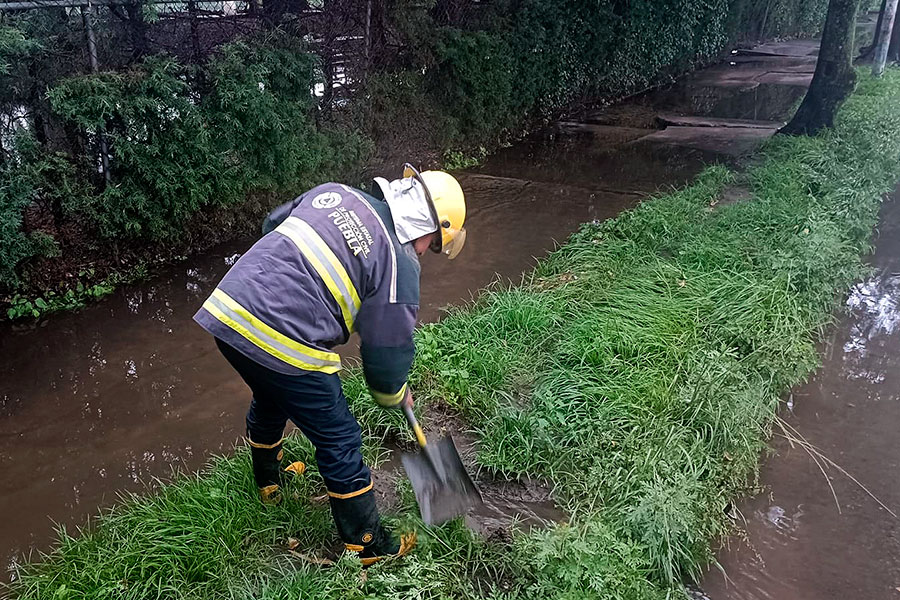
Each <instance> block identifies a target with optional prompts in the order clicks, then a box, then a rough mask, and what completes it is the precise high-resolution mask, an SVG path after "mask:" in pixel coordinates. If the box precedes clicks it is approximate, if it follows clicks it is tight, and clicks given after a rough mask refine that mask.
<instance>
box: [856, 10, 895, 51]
mask: <svg viewBox="0 0 900 600" xmlns="http://www.w3.org/2000/svg"><path fill="white" fill-rule="evenodd" d="M887 3H888V0H881V8H880V9H879V10H878V20H877V21H875V35H873V36H872V44H871V45H869V46H866V47H864V48H861V50H862V51H861V52H860V53H859V58H869V57H870V56H872V55H873V54H874V53H875V48H876V47H877V46H878V40H879V36H880V35H881V24H882V22H883V21H884V9H885V8H886V7H887Z"/></svg>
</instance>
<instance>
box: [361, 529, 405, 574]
mask: <svg viewBox="0 0 900 600" xmlns="http://www.w3.org/2000/svg"><path fill="white" fill-rule="evenodd" d="M350 545H352V544H348V545H347V546H348V548H349V546H350ZM415 547H416V532H415V531H411V532H409V533H406V534H403V535H402V536H400V550H398V551H397V553H396V554H388V555H385V556H370V557H368V558H360V559H359V560H360V562H361V563H362V566H363V567H371V566H372V565H374V564H375V563H377V562H379V561H382V560H384V559H386V558H399V557H401V556H406V555H407V554H409V553H410V552H411V551H412V549H413V548H415ZM355 552H359V551H358V550H356V551H355Z"/></svg>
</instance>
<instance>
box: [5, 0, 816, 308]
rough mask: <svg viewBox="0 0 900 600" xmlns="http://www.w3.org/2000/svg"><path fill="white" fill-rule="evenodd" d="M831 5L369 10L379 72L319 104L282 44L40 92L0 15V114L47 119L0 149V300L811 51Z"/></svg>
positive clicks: (290, 40) (244, 47)
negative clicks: (716, 69) (45, 279)
mask: <svg viewBox="0 0 900 600" xmlns="http://www.w3.org/2000/svg"><path fill="white" fill-rule="evenodd" d="M826 4H827V2H826V0H599V1H598V0H594V1H590V2H588V1H584V0H582V1H576V2H563V1H555V0H498V1H496V2H493V3H490V4H485V3H479V6H480V8H479V12H478V14H477V18H476V19H470V20H469V22H467V23H466V24H465V25H462V24H452V25H448V24H446V23H445V22H444V21H446V19H443V18H439V17H440V14H438V12H437V11H436V10H435V5H434V4H433V3H432V4H428V3H424V4H423V3H421V2H418V3H416V2H412V1H411V0H397V2H393V3H392V2H387V3H379V4H378V6H381V7H382V8H383V9H384V10H383V12H384V14H385V15H387V16H386V17H384V18H386V19H388V20H389V21H390V23H391V25H390V34H391V40H392V41H393V44H392V45H391V47H392V48H393V55H392V58H391V60H390V61H384V62H382V64H379V65H375V66H372V68H370V69H369V70H368V71H367V72H366V73H364V74H363V75H360V76H359V77H358V78H357V79H358V81H357V82H356V86H355V87H354V93H353V95H352V96H351V97H350V98H348V99H344V100H343V101H341V102H335V101H334V99H332V98H328V96H329V94H326V95H325V97H326V98H328V100H329V102H330V103H331V104H330V105H329V106H328V107H323V105H322V100H321V99H320V98H317V97H316V96H315V95H314V94H312V93H311V90H313V89H314V88H315V86H316V85H317V84H319V85H320V86H322V85H323V69H322V63H321V61H320V57H319V56H317V55H316V53H315V52H313V51H312V50H311V48H310V47H309V46H308V45H306V44H307V43H308V42H307V41H304V36H301V35H299V34H297V33H296V32H288V31H286V30H285V28H282V27H278V26H274V27H269V28H267V29H265V30H262V31H255V32H252V33H250V34H249V35H247V36H245V37H244V38H243V39H238V40H237V41H231V42H229V43H226V44H224V45H221V46H219V47H218V49H217V50H216V51H215V52H214V53H212V55H211V56H210V57H209V58H208V60H203V61H197V62H196V63H194V64H188V61H184V60H183V59H178V58H176V57H174V56H172V55H166V54H156V55H151V56H147V57H144V58H141V59H140V60H138V61H136V62H134V63H132V64H131V65H130V66H129V67H127V68H125V69H121V70H115V71H109V72H101V73H99V74H96V75H75V76H62V77H59V78H56V79H53V78H49V80H48V78H47V77H44V78H43V79H42V78H41V74H42V73H45V72H46V70H45V69H44V67H42V66H41V65H51V64H53V52H52V50H53V48H48V45H51V44H55V43H60V42H59V39H57V38H51V37H47V36H44V37H41V36H40V35H35V34H34V32H35V31H36V30H39V28H36V27H35V24H34V22H31V21H29V19H36V18H37V17H29V16H28V15H25V16H19V17H18V18H16V19H12V20H11V19H9V18H7V19H6V21H5V23H4V22H3V21H0V108H2V109H4V111H6V112H8V111H10V110H13V109H14V108H15V107H16V106H18V105H19V104H20V103H23V102H31V103H32V104H35V105H36V104H43V105H44V108H43V111H44V114H45V117H44V118H43V120H42V122H36V121H35V120H32V121H31V122H30V123H29V125H27V126H24V127H22V126H19V127H13V128H12V129H10V128H9V127H7V128H6V129H5V130H4V131H5V133H4V135H3V136H2V139H0V295H2V294H4V293H5V294H7V295H10V294H12V293H14V292H16V291H17V290H21V289H28V288H29V287H34V285H33V283H34V282H33V281H32V279H31V277H30V275H29V273H31V272H33V271H34V266H35V265H39V264H41V262H40V260H41V258H42V257H47V256H52V255H61V258H62V259H63V262H65V260H66V259H67V258H68V257H69V256H70V255H73V256H74V255H76V254H78V255H79V256H80V255H83V254H84V252H83V248H82V251H81V252H80V253H76V252H74V251H73V248H74V247H76V246H84V245H86V244H87V245H90V246H91V247H93V248H95V249H96V250H95V251H96V252H100V253H103V252H107V251H108V249H109V248H110V247H119V246H121V245H129V244H131V245H140V246H141V247H144V248H148V249H151V250H153V251H155V252H158V251H159V249H161V248H164V247H167V246H169V245H171V244H172V243H173V242H177V241H178V240H181V239H183V237H184V236H185V235H186V234H187V232H188V228H189V224H190V223H191V222H192V219H196V218H197V215H204V214H210V213H211V212H221V211H229V210H233V209H232V208H230V207H234V206H235V205H238V204H240V203H243V202H244V201H245V200H246V199H247V198H249V197H253V196H257V197H258V196H260V195H266V197H270V198H272V200H271V202H272V203H274V202H276V201H279V200H283V199H284V198H287V197H290V196H291V195H293V194H296V193H299V192H301V191H303V190H304V189H305V188H306V187H308V186H311V185H313V184H315V183H318V182H321V181H323V180H327V179H329V178H337V177H341V176H344V175H346V174H347V173H349V172H351V171H352V170H353V169H355V168H358V167H359V166H360V165H362V164H364V163H365V162H366V161H367V160H369V159H370V158H371V157H372V156H373V155H376V154H377V155H379V156H390V155H391V154H392V153H394V154H397V153H403V152H404V151H406V150H408V149H410V148H412V149H417V148H418V149H421V148H428V149H429V150H430V155H431V156H432V157H434V156H436V157H440V156H441V155H442V154H443V152H445V151H446V150H449V149H455V150H466V149H468V148H477V147H481V146H485V147H491V146H492V145H493V144H495V143H496V142H497V141H499V140H502V139H505V138H509V137H511V136H515V135H516V134H518V133H520V132H521V131H522V130H523V129H524V128H526V127H527V126H528V124H531V123H534V122H536V121H537V120H539V119H542V118H548V117H551V116H552V115H554V114H555V113H556V112H557V111H559V110H560V109H561V108H563V107H564V106H566V105H567V104H568V103H570V102H572V101H573V100H574V99H576V98H578V97H585V96H588V97H590V96H597V97H612V96H621V95H623V94H627V93H630V92H633V91H636V90H639V89H641V88H643V87H646V86H647V85H649V84H652V82H654V81H655V80H658V79H659V78H660V77H661V76H663V75H667V74H672V73H677V72H682V71H685V70H689V69H690V68H692V67H693V66H695V65H697V64H699V63H702V62H704V61H708V60H710V59H712V58H714V57H716V56H717V55H718V54H719V53H721V52H722V51H723V49H725V48H726V47H727V46H728V45H729V44H730V43H733V42H734V41H737V40H740V39H758V38H761V37H772V36H787V35H803V34H814V33H816V32H817V31H818V28H819V27H820V24H821V23H822V21H823V19H824V13H825V8H826ZM35 14H36V13H35ZM305 37H306V38H307V40H308V39H309V36H305ZM397 40H400V41H401V43H399V44H398V43H397ZM385 47H387V45H386V46H385ZM376 49H377V47H376ZM324 81H327V79H325V80H324ZM23 82H24V83H23ZM26 83H27V85H26ZM36 90H37V91H36ZM36 114H38V113H37V112H36ZM22 122H26V123H28V120H27V119H25V120H23V121H22ZM48 131H50V132H51V133H54V135H49V136H48V134H47V132H48ZM101 133H102V134H103V136H104V137H105V140H106V143H107V145H108V147H109V156H110V159H109V163H110V168H109V181H106V178H105V177H104V176H103V174H102V172H101V169H100V166H99V159H98V148H99V143H100V137H99V136H100V134H101ZM411 138H414V139H415V143H408V142H410V139H411ZM404 158H410V159H412V160H417V159H419V158H420V157H413V156H405V157H404ZM113 242H114V243H113ZM73 260H74V259H73ZM76 266H77V265H76Z"/></svg>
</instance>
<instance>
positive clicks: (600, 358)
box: [13, 71, 900, 600]
mask: <svg viewBox="0 0 900 600" xmlns="http://www.w3.org/2000/svg"><path fill="white" fill-rule="evenodd" d="M860 78H861V84H860V86H859V89H858V90H857V92H856V93H855V94H854V96H853V97H852V98H851V100H850V101H849V102H848V103H847V105H846V106H845V107H844V109H843V110H842V112H841V114H840V118H839V125H838V127H837V128H836V130H834V131H830V132H826V133H825V134H823V135H821V136H819V137H817V138H811V139H810V138H785V139H776V140H773V142H771V143H770V144H769V145H768V146H767V147H766V148H765V150H764V151H763V153H762V155H761V156H760V160H759V161H758V162H757V163H756V166H754V167H752V168H751V169H749V170H748V171H747V172H745V173H742V174H740V175H735V174H733V173H731V172H729V171H727V170H726V169H723V168H720V167H714V168H710V169H709V170H707V171H706V172H705V173H704V174H702V175H701V176H700V177H699V179H698V180H697V181H696V182H695V183H694V184H693V185H691V186H690V187H687V188H685V189H683V190H680V191H676V192H674V193H671V194H668V195H665V196H662V197H658V198H655V199H653V200H651V201H647V202H645V203H643V204H642V205H641V206H640V207H638V208H637V209H635V210H633V211H630V212H628V213H625V214H623V215H622V216H620V217H619V218H617V219H615V220H611V221H608V222H604V223H598V224H588V225H585V226H584V227H583V228H582V229H581V231H579V232H578V233H577V234H575V235H574V236H573V237H572V239H571V240H570V241H569V242H568V243H567V244H566V245H564V246H563V247H562V248H560V249H559V250H557V251H556V252H554V253H553V254H552V255H551V256H550V257H549V258H548V259H546V260H545V261H543V262H542V263H541V265H540V266H539V268H538V269H537V270H536V271H535V272H534V273H533V274H532V275H530V276H529V277H528V279H527V281H526V282H525V283H524V285H522V286H520V287H517V288H513V289H508V290H493V291H490V292H487V293H484V294H482V296H481V297H480V299H479V300H478V301H477V303H476V304H475V305H473V306H470V307H466V308H462V309H459V310H456V311H454V312H453V313H452V314H451V315H449V316H448V317H447V318H446V319H444V320H443V321H442V322H440V323H437V324H432V325H428V326H425V327H423V328H422V329H421V330H420V331H419V334H418V349H419V354H418V359H417V363H416V367H415V374H414V383H415V385H416V388H417V390H418V401H419V406H426V407H427V405H431V406H435V405H437V404H441V405H446V406H449V407H451V408H452V409H454V410H456V411H458V412H459V413H460V414H461V415H462V416H463V417H465V418H466V419H467V420H468V422H469V423H471V424H472V427H473V428H474V429H475V431H476V432H477V437H478V438H479V440H480V445H479V455H478V460H479V462H480V463H481V464H482V465H483V466H484V467H486V468H488V469H491V470H495V471H497V472H499V473H501V474H505V475H508V476H510V477H516V476H522V475H527V476H530V477H536V478H541V479H545V480H548V481H549V482H551V483H552V484H553V485H554V487H555V492H554V495H555V498H556V500H557V502H558V503H559V505H560V506H562V507H563V508H564V509H565V510H566V512H567V513H568V514H569V515H570V519H569V521H568V523H566V524H560V525H558V526H556V527H553V528H551V529H548V530H544V531H534V532H531V533H529V534H517V535H514V536H513V538H512V541H511V542H509V543H501V542H491V543H488V542H485V541H482V540H480V539H479V538H477V537H476V536H474V535H473V534H471V533H470V532H469V531H467V530H466V529H465V528H464V527H463V526H462V525H461V524H460V523H451V524H448V525H447V526H444V527H441V528H437V529H428V528H425V527H423V526H422V525H421V523H419V521H418V520H417V518H416V516H415V508H414V504H413V499H412V497H411V493H410V491H409V489H408V487H407V486H405V485H402V486H401V489H400V497H401V504H402V510H401V511H400V515H399V516H398V517H395V519H396V520H397V521H399V524H400V525H402V526H404V527H416V528H418V529H419V532H420V535H419V539H420V547H419V549H418V550H417V551H416V553H415V554H414V555H413V556H411V557H409V558H406V559H403V560H402V561H399V562H397V563H394V564H389V565H384V566H377V567H374V568H372V569H370V570H368V571H367V572H366V573H365V574H364V575H363V573H362V572H361V570H360V568H359V564H358V562H357V561H356V560H355V559H354V558H353V557H352V556H346V557H345V558H344V559H342V560H341V561H340V562H339V563H338V564H337V565H336V566H335V567H333V568H330V569H322V568H320V567H317V566H315V565H311V564H308V563H306V562H304V561H302V560H299V559H297V558H296V557H294V556H293V555H291V554H290V553H289V552H288V551H287V548H286V540H287V538H288V537H289V536H293V537H296V538H298V539H300V540H302V545H303V547H304V548H317V547H322V546H325V545H328V544H330V543H331V542H332V541H333V538H332V536H333V533H332V526H331V524H330V520H329V515H328V512H327V507H326V506H324V505H322V504H320V503H317V502H315V501H312V500H309V498H312V497H314V496H316V495H317V494H319V493H321V489H322V487H321V483H320V482H319V480H318V479H317V475H316V473H315V472H314V470H313V472H311V473H310V475H309V476H308V477H304V478H303V479H302V480H300V481H299V482H297V483H296V484H295V486H296V487H295V490H294V491H295V492H296V494H295V498H294V499H292V500H288V501H287V502H285V503H283V504H282V505H281V506H278V507H263V506H261V505H260V504H258V502H257V501H256V498H255V493H254V489H253V487H254V486H253V483H252V476H251V474H250V469H249V461H248V458H247V455H246V453H245V452H244V451H243V450H240V451H238V452H237V453H236V455H235V456H233V457H226V458H222V459H219V460H217V461H215V463H214V464H213V465H212V466H211V467H210V469H209V470H208V471H207V472H205V473H203V474H202V475H200V476H185V477H184V478H182V479H181V480H180V481H178V482H176V483H174V484H171V485H167V486H164V487H163V488H162V489H161V491H160V492H159V493H154V494H150V495H145V496H137V497H133V498H130V499H128V500H127V501H126V502H124V503H122V504H121V505H120V506H118V507H117V508H115V509H113V510H112V511H111V512H109V513H108V514H106V515H104V516H103V517H102V518H101V519H100V520H99V522H98V524H97V526H96V527H92V528H91V529H90V530H89V531H87V532H83V533H80V534H79V535H74V536H70V535H68V534H66V533H63V534H62V535H61V536H60V545H59V548H58V549H57V550H55V551H54V552H53V554H51V555H50V556H49V557H48V558H46V560H44V561H43V562H39V563H33V564H28V565H25V566H23V567H21V569H20V571H19V573H18V580H17V581H16V583H15V584H14V587H13V593H14V596H15V597H19V598H158V597H165V598H258V599H262V598H271V599H275V598H297V597H303V598H307V597H320V598H375V597H390V598H441V597H487V598H495V599H501V598H502V599H510V600H511V599H525V598H534V599H543V598H573V599H574V598H588V597H596V598H603V599H623V600H624V599H642V598H677V597H680V596H681V595H682V592H680V591H679V590H680V589H681V588H680V582H682V581H685V580H689V579H692V578H695V577H697V576H698V574H699V572H700V570H701V569H702V567H703V566H704V565H705V564H707V563H708V561H709V560H710V559H711V556H712V554H711V550H710V548H711V544H714V543H715V540H716V539H717V538H720V537H721V536H723V535H725V534H727V533H728V532H729V529H730V527H731V526H732V524H731V522H730V521H729V519H728V515H727V509H728V506H729V503H730V502H731V501H732V500H733V499H734V498H735V497H737V496H739V495H741V494H742V493H745V492H746V490H747V488H748V479H749V480H751V481H752V478H753V477H752V475H753V473H754V472H755V469H756V465H757V462H758V460H759V456H760V453H761V452H762V451H763V450H764V448H765V440H766V437H767V435H768V431H769V427H770V424H771V422H772V419H773V418H774V416H775V413H776V410H777V407H778V397H779V394H781V393H782V392H783V391H784V390H785V389H787V388H788V387H789V386H791V385H793V384H796V383H797V382H799V381H801V380H802V379H803V378H804V377H805V376H806V375H807V374H808V373H809V372H810V370H811V369H813V368H814V367H815V366H816V364H817V355H816V351H815V345H814V344H815V342H816V340H817V339H818V338H819V337H820V335H821V333H822V331H823V328H824V327H826V326H827V325H828V323H829V322H830V321H831V319H832V318H833V317H832V314H833V311H834V310H835V308H836V307H837V306H839V304H840V300H841V298H842V295H843V293H844V292H845V291H846V290H847V288H848V286H849V285H850V283H851V282H853V281H854V280H855V279H857V278H859V277H860V276H861V275H863V274H864V272H865V270H864V266H863V264H862V262H861V260H860V257H861V255H862V254H863V253H864V252H865V251H866V249H867V248H868V244H869V240H870V236H871V231H872V228H873V226H874V224H875V222H876V218H877V212H878V207H879V201H880V197H881V195H882V194H883V193H885V192H887V191H888V190H890V189H891V186H892V185H893V183H894V182H895V181H896V180H897V179H898V178H900V160H898V159H900V156H898V150H897V149H898V148H900V102H898V100H900V73H898V72H896V71H889V72H888V73H887V75H886V77H885V78H884V79H883V80H882V81H878V82H876V81H872V80H869V78H868V76H867V75H866V74H865V73H861V74H860ZM736 179H739V183H740V184H741V185H745V186H746V187H747V188H748V189H749V196H750V198H749V199H748V200H744V201H741V202H737V203H733V204H724V203H720V202H719V201H720V199H721V198H722V197H723V195H722V192H723V190H724V189H725V188H726V186H729V185H734V184H735V180H736ZM347 392H348V397H350V398H351V400H352V402H353V404H354V408H355V411H356V414H357V415H358V416H359V418H360V421H361V423H362V424H363V426H364V429H365V432H366V448H367V452H368V454H369V456H370V457H372V458H374V457H376V456H377V455H378V454H379V451H378V448H379V446H380V444H381V442H382V441H383V440H384V439H385V438H386V437H387V436H390V435H395V434H397V431H398V430H401V427H402V425H401V423H400V421H399V418H398V416H397V415H395V414H393V413H390V412H385V411H381V410H379V409H377V408H375V407H374V405H373V403H372V402H371V400H369V399H368V398H367V397H366V394H365V393H364V390H363V386H362V383H361V381H360V378H359V374H358V373H356V372H352V373H350V374H349V376H348V380H347ZM287 454H288V456H289V457H290V458H292V459H297V458H300V459H304V460H307V461H310V460H311V451H310V448H309V447H308V445H306V444H305V443H304V442H303V441H302V440H299V439H296V438H294V439H291V440H290V443H289V446H288V449H287Z"/></svg>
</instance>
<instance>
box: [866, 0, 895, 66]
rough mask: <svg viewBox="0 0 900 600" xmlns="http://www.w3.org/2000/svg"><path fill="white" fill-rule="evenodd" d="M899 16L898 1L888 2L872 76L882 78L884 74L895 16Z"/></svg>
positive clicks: (876, 49)
mask: <svg viewBox="0 0 900 600" xmlns="http://www.w3.org/2000/svg"><path fill="white" fill-rule="evenodd" d="M896 14H897V0H887V6H885V11H884V22H883V23H882V27H881V29H882V31H881V35H880V36H879V42H878V45H877V46H876V48H875V62H874V63H873V64H872V76H874V77H881V76H882V75H883V74H884V63H885V62H886V61H887V54H888V47H889V46H890V43H891V37H892V36H891V32H892V31H893V29H894V16H895V15H896Z"/></svg>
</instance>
